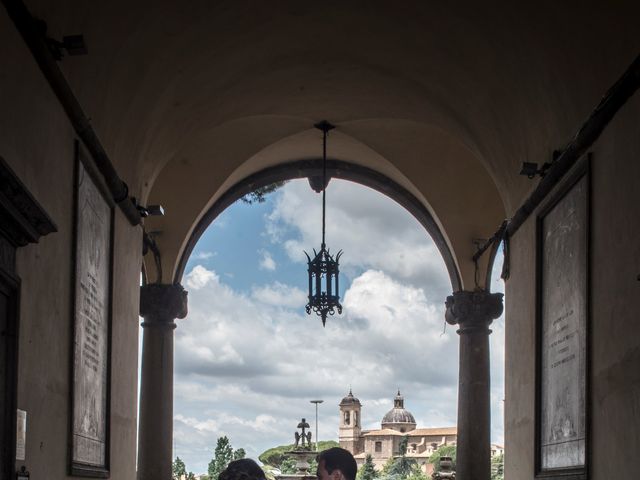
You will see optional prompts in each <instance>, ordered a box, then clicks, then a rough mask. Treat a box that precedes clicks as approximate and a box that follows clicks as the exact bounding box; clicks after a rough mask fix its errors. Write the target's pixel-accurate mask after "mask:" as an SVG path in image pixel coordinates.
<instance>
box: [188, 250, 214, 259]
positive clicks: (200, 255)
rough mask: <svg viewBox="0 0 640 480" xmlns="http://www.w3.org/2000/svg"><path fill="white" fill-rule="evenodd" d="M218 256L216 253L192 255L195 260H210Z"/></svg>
mask: <svg viewBox="0 0 640 480" xmlns="http://www.w3.org/2000/svg"><path fill="white" fill-rule="evenodd" d="M215 256H216V253H215V252H197V253H194V254H192V255H191V259H193V260H209V259H210V258H213V257H215Z"/></svg>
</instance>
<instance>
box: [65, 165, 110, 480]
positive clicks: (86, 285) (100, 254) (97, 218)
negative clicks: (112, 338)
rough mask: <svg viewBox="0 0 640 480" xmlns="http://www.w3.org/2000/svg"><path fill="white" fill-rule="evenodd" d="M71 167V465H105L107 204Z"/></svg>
mask: <svg viewBox="0 0 640 480" xmlns="http://www.w3.org/2000/svg"><path fill="white" fill-rule="evenodd" d="M77 169H78V170H77V185H76V189H77V191H76V192H77V193H76V195H77V196H76V202H77V204H76V256H75V345H74V364H73V370H74V381H73V419H72V469H73V467H77V466H81V467H83V466H85V467H95V468H98V469H106V468H107V441H108V412H107V408H108V391H109V390H108V383H107V382H108V378H109V332H110V328H109V327H110V325H109V324H110V294H111V291H110V286H111V238H112V237H111V229H112V208H111V207H110V205H109V203H108V202H107V201H106V200H105V197H104V196H103V195H102V193H101V191H100V190H99V188H98V187H97V185H96V183H95V182H94V181H93V179H92V177H91V176H90V175H89V174H88V172H87V170H86V168H85V166H84V164H83V162H82V161H80V160H79V161H78V162H77ZM74 473H75V474H81V473H82V472H78V471H74Z"/></svg>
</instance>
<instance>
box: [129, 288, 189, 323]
mask: <svg viewBox="0 0 640 480" xmlns="http://www.w3.org/2000/svg"><path fill="white" fill-rule="evenodd" d="M187 294H188V292H187V291H186V290H185V289H184V288H183V287H182V285H180V284H179V283H176V284H169V285H167V284H159V283H151V284H148V285H143V286H142V287H140V316H141V317H143V318H144V322H143V323H142V326H143V327H146V326H153V325H166V326H172V327H175V324H174V323H173V321H174V320H175V319H176V318H184V317H186V316H187V313H188V308H187V304H188V302H187Z"/></svg>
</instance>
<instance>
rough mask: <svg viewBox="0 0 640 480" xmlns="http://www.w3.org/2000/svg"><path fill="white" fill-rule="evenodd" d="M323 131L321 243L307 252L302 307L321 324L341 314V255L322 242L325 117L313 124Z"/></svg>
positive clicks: (325, 174)
mask: <svg viewBox="0 0 640 480" xmlns="http://www.w3.org/2000/svg"><path fill="white" fill-rule="evenodd" d="M314 127H316V128H317V129H318V130H321V131H322V132H323V138H322V244H321V245H320V251H319V252H316V251H315V249H314V250H313V259H312V258H311V257H310V256H309V254H308V253H307V252H304V253H305V255H306V256H307V264H308V273H309V303H307V306H306V307H305V308H306V310H307V314H309V315H311V312H312V311H313V312H315V313H316V315H320V317H321V318H322V326H323V327H324V326H325V324H326V322H327V315H335V313H336V312H338V314H341V313H342V305H340V289H339V287H340V285H339V282H338V276H339V273H340V268H339V265H338V261H339V260H340V256H341V255H342V250H340V251H339V252H338V253H337V254H336V256H335V258H334V257H333V256H332V255H331V254H330V253H329V249H328V248H326V244H325V217H326V189H327V132H329V130H331V129H333V128H335V127H334V126H333V125H331V124H330V123H329V122H327V121H326V120H323V121H322V122H320V123H317V124H315V125H314Z"/></svg>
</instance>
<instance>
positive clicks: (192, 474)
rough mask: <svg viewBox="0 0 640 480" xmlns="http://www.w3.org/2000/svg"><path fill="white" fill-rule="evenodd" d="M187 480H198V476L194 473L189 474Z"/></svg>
mask: <svg viewBox="0 0 640 480" xmlns="http://www.w3.org/2000/svg"><path fill="white" fill-rule="evenodd" d="M187 480H196V475H195V473H193V472H189V473H188V474H187Z"/></svg>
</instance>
